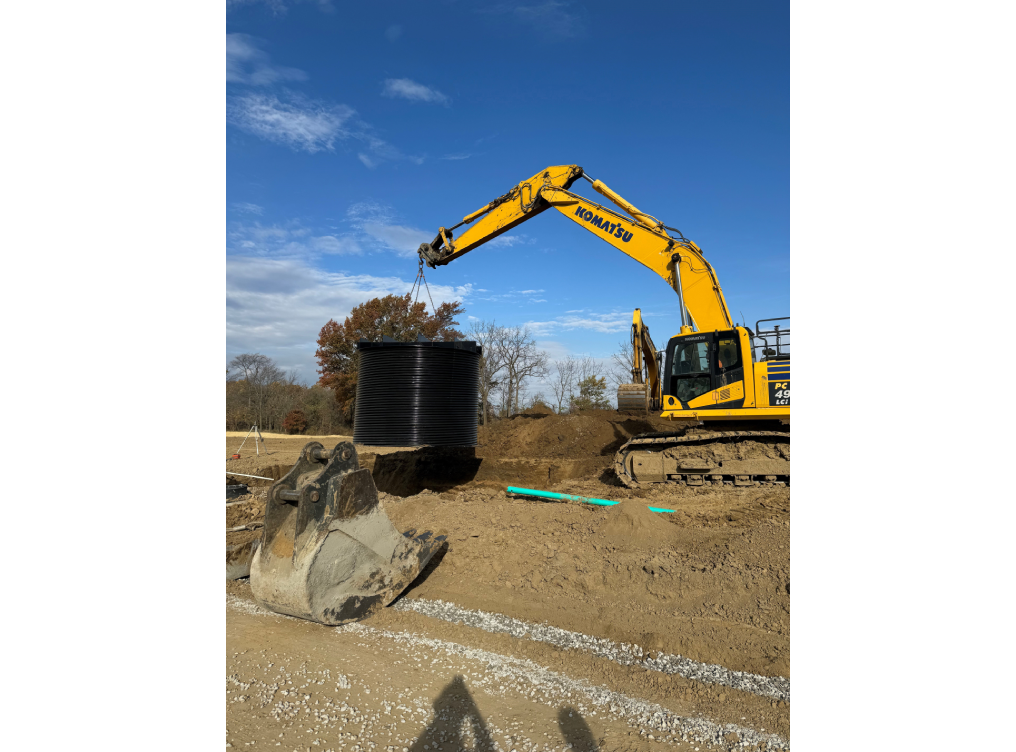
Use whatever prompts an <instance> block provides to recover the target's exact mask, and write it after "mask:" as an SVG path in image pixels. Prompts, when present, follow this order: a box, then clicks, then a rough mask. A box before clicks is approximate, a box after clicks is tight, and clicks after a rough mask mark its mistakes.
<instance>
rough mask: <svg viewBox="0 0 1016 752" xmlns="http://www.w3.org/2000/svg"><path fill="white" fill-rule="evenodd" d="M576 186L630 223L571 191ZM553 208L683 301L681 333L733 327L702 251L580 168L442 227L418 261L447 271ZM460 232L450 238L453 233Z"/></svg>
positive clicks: (544, 178)
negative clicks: (587, 186) (584, 183)
mask: <svg viewBox="0 0 1016 752" xmlns="http://www.w3.org/2000/svg"><path fill="white" fill-rule="evenodd" d="M580 178H584V179H585V180H588V181H589V182H590V183H592V185H593V188H594V189H595V190H596V191H597V192H598V193H600V194H601V195H603V196H605V197H606V198H608V199H610V201H611V202H613V203H614V204H615V205H616V206H618V207H620V208H621V209H622V210H624V212H625V213H626V214H627V215H628V216H624V215H623V214H621V213H620V212H618V211H616V210H614V209H611V208H608V207H606V206H603V205H602V204H598V203H596V202H595V201H591V200H590V199H588V198H585V197H584V196H580V195H579V194H577V193H573V192H572V191H570V190H569V189H570V188H571V186H572V184H573V183H574V182H575V181H576V180H578V179H580ZM551 207H553V208H555V209H557V210H558V211H559V212H561V213H562V214H563V215H565V216H566V217H568V218H569V219H571V220H572V221H573V222H575V223H576V224H578V225H580V226H582V227H583V228H585V229H586V230H588V231H589V232H591V233H593V234H594V235H596V236H597V237H599V238H600V239H602V240H605V241H606V242H608V243H610V244H611V245H612V246H614V247H615V248H617V249H618V250H619V251H621V252H622V253H624V254H626V255H628V256H630V257H631V258H633V259H635V260H636V261H638V262H639V263H640V264H642V265H644V266H646V267H648V268H649V269H651V270H652V271H654V272H656V274H658V275H659V276H660V277H662V278H663V279H664V280H665V281H666V282H667V284H668V285H669V286H670V287H671V288H672V289H673V290H674V291H675V292H676V293H677V294H678V296H679V297H680V299H681V323H682V331H687V332H691V331H693V330H696V329H697V330H700V331H712V330H714V329H732V328H733V327H734V323H733V320H732V319H731V316H730V311H729V310H728V309H727V302H726V300H725V299H724V297H723V291H722V290H721V289H720V283H719V280H717V278H716V273H715V272H714V271H713V268H712V266H711V265H710V264H709V262H708V261H706V259H705V257H704V256H703V255H702V250H701V249H700V248H699V247H698V246H697V245H695V243H693V242H692V241H690V240H688V239H687V238H685V237H684V236H682V235H681V234H680V233H678V237H673V236H671V235H670V233H669V232H668V230H672V229H673V228H669V227H667V226H666V225H664V224H663V223H662V222H660V221H659V220H658V219H656V218H655V217H653V216H651V215H649V214H646V213H645V212H642V211H639V210H638V209H637V208H635V207H634V206H633V205H632V204H630V203H628V202H627V201H625V200H624V199H623V198H622V197H621V196H619V195H618V194H616V193H615V192H614V191H612V190H611V189H610V188H608V187H607V186H606V185H605V184H604V183H603V182H601V181H599V180H592V179H591V178H589V177H588V176H587V175H586V174H585V173H584V172H583V170H582V168H581V167H579V166H578V165H558V166H555V167H548V168H547V169H545V170H542V171H541V172H538V173H537V174H536V175H534V176H533V177H531V178H529V179H528V180H524V181H522V182H521V183H519V184H518V185H516V186H515V187H514V188H512V189H511V190H510V191H508V192H507V193H506V194H504V195H503V196H500V197H499V198H497V199H495V200H494V201H491V202H490V203H489V204H487V205H486V206H483V207H481V208H480V209H478V210H476V211H474V212H473V213H472V214H468V215H467V216H466V217H464V218H463V220H462V221H461V222H459V224H457V225H455V226H454V227H451V228H448V229H446V228H444V227H442V228H441V229H440V230H439V232H438V234H437V237H435V238H434V241H433V242H432V243H424V244H423V245H421V246H420V250H419V254H420V257H421V259H423V260H424V261H425V262H426V263H427V265H428V266H430V267H431V268H435V267H437V266H442V265H444V264H448V263H450V262H451V261H454V260H455V259H457V258H459V257H460V256H463V255H465V254H467V253H469V252H470V251H471V250H473V249H474V248H478V247H479V246H481V245H483V244H484V243H486V242H487V241H489V240H492V239H494V238H496V237H497V236H498V235H501V234H502V233H505V232H508V231H509V230H511V229H512V228H514V227H518V226H519V225H520V224H522V223H523V222H525V221H527V220H529V219H532V218H533V217H535V216H536V215H537V214H540V213H542V212H544V211H546V210H547V209H549V208H551ZM466 225H469V227H468V228H467V229H466V230H463V231H462V233H461V235H459V236H458V237H455V236H454V231H455V230H457V229H458V228H460V227H463V226H466Z"/></svg>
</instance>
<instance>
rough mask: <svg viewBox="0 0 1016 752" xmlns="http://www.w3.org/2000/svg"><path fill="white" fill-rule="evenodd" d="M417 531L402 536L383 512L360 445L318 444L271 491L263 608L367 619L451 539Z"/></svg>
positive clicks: (332, 621) (258, 567) (259, 564)
mask: <svg viewBox="0 0 1016 752" xmlns="http://www.w3.org/2000/svg"><path fill="white" fill-rule="evenodd" d="M415 533H416V531H415V530H411V531H409V532H406V533H400V532H399V531H398V530H396V529H395V526H394V525H392V522H391V520H389V519H388V516H387V515H386V514H385V513H384V511H382V509H381V507H380V506H379V505H378V496H377V488H376V487H375V486H374V479H373V478H372V477H371V474H370V470H367V469H365V468H361V467H360V463H359V460H358V459H357V456H356V448H355V447H354V446H353V444H351V443H350V442H348V441H344V442H342V443H341V444H339V445H337V446H336V447H335V448H334V449H333V450H332V451H331V452H328V451H327V450H326V449H325V448H324V446H322V445H321V444H320V443H318V442H316V441H313V442H311V443H310V444H307V446H305V447H304V448H303V450H302V451H301V453H300V458H299V460H297V462H296V464H295V465H294V466H293V468H292V469H291V470H290V471H289V472H288V473H286V475H285V476H284V477H283V478H281V479H280V480H279V481H277V482H276V483H275V484H274V485H273V486H272V487H271V489H270V490H269V492H268V501H267V503H266V506H265V527H264V531H263V533H262V536H261V546H260V547H259V548H258V551H257V553H255V555H254V560H253V562H252V563H251V571H250V584H251V589H252V590H253V592H254V597H255V598H256V599H257V601H258V602H259V603H260V604H261V605H262V606H264V607H265V608H269V609H271V610H272V611H277V612H279V613H283V614H289V615H290V616H299V617H300V618H302V619H309V620H310V621H316V622H320V623H321V624H329V625H336V624H345V623H347V622H351V621H357V620H358V619H363V618H365V617H367V616H369V615H370V614H372V613H373V612H374V611H377V610H378V609H381V608H384V607H385V606H387V605H388V604H389V603H391V602H392V601H393V600H395V598H397V597H398V595H399V593H401V592H402V591H403V590H405V589H406V587H408V586H409V584H410V583H411V582H412V581H413V580H414V579H416V576H417V575H418V574H419V573H420V570H421V569H423V567H425V566H426V565H427V562H428V561H429V560H430V558H431V556H433V555H434V554H435V553H436V552H437V550H438V549H439V548H440V547H441V545H442V544H443V543H444V541H445V536H443V535H439V536H436V537H435V536H433V535H431V533H429V532H427V533H422V534H420V535H416V534H415Z"/></svg>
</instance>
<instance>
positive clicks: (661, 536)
mask: <svg viewBox="0 0 1016 752" xmlns="http://www.w3.org/2000/svg"><path fill="white" fill-rule="evenodd" d="M676 533H677V529H676V528H675V527H674V525H673V524H671V523H670V522H669V521H668V520H667V519H666V517H665V516H664V514H663V513H660V512H651V511H649V506H648V505H647V504H646V503H645V502H644V501H640V500H638V499H629V500H628V501H622V502H621V503H620V504H618V505H617V506H614V507H610V508H609V509H607V510H606V511H605V513H604V515H603V519H602V520H601V521H600V523H599V525H597V527H596V534H597V535H598V536H600V537H601V538H602V539H603V542H604V543H606V544H608V545H612V546H616V547H617V548H623V549H627V550H636V549H657V548H660V547H661V546H668V545H671V544H673V542H674V539H675V535H676Z"/></svg>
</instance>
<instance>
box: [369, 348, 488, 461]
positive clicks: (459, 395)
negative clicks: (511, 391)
mask: <svg viewBox="0 0 1016 752" xmlns="http://www.w3.org/2000/svg"><path fill="white" fill-rule="evenodd" d="M481 349H482V348H481V347H480V346H479V345H477V344H476V343H475V342H427V341H425V340H423V339H422V338H421V341H419V342H395V341H392V340H388V339H387V338H385V341H384V342H366V341H361V342H359V343H358V344H357V350H359V352H360V371H359V375H358V377H357V382H356V410H355V413H354V425H353V441H355V442H356V443H357V444H369V445H373V446H424V445H430V446H475V445H476V415H477V404H478V402H479V394H480V351H481Z"/></svg>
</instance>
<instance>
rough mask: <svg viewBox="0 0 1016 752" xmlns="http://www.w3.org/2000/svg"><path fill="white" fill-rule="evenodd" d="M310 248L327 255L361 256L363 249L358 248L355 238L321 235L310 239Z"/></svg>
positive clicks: (358, 244)
mask: <svg viewBox="0 0 1016 752" xmlns="http://www.w3.org/2000/svg"><path fill="white" fill-rule="evenodd" d="M310 246H311V247H312V248H313V249H314V250H316V251H321V252H322V253H329V254H343V255H350V254H355V255H361V254H362V253H363V248H361V247H360V243H359V242H358V241H357V240H356V238H353V237H349V236H342V237H336V236H334V235H322V236H320V237H316V238H312V239H311V241H310Z"/></svg>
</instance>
